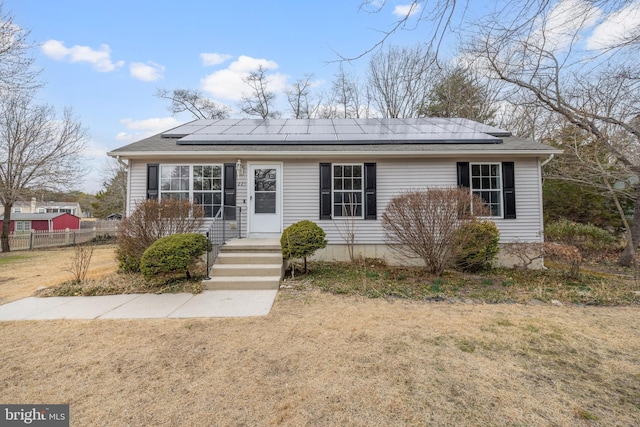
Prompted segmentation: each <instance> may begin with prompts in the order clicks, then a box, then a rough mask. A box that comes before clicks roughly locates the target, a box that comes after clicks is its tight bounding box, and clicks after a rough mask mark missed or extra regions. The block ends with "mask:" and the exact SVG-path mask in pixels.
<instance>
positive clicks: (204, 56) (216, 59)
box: [200, 53, 233, 67]
mask: <svg viewBox="0 0 640 427" xmlns="http://www.w3.org/2000/svg"><path fill="white" fill-rule="evenodd" d="M231 58H233V56H231V55H224V54H221V53H201V54H200V59H201V60H202V65H204V66H205V67H209V66H212V65H219V64H222V63H223V62H225V61H228V60H229V59H231Z"/></svg>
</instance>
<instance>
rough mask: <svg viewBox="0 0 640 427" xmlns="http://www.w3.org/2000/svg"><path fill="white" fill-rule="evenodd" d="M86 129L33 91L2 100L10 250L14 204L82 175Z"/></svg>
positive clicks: (0, 182)
mask: <svg viewBox="0 0 640 427" xmlns="http://www.w3.org/2000/svg"><path fill="white" fill-rule="evenodd" d="M85 138H86V130H85V128H83V127H82V125H81V124H80V122H79V121H78V120H77V119H76V118H75V117H74V116H73V114H72V113H71V110H65V111H64V114H63V116H62V118H61V119H59V118H57V117H56V114H55V111H54V110H53V108H52V107H50V106H47V105H36V104H34V100H33V98H32V97H31V95H26V94H21V93H16V94H13V95H11V96H6V97H3V98H2V99H1V101H0V201H1V202H2V204H3V206H4V221H3V223H2V234H1V235H0V241H1V247H2V251H3V252H8V251H9V250H10V249H9V226H10V220H11V208H12V207H13V204H14V203H15V202H16V201H18V200H20V198H21V197H22V196H23V195H24V193H25V192H26V191H27V190H29V189H34V188H42V189H63V188H69V187H71V186H73V185H74V184H75V183H76V182H77V178H78V177H79V176H80V175H82V172H83V170H82V166H81V163H80V161H79V159H78V155H79V154H80V152H81V151H82V150H83V149H84V147H85Z"/></svg>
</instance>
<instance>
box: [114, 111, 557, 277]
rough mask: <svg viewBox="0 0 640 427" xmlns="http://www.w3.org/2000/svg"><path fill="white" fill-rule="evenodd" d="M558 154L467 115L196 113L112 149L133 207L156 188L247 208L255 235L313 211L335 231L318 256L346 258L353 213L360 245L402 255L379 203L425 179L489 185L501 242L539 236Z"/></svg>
mask: <svg viewBox="0 0 640 427" xmlns="http://www.w3.org/2000/svg"><path fill="white" fill-rule="evenodd" d="M560 152H561V151H560V150H557V149H555V148H552V147H549V146H546V145H543V144H539V143H537V142H535V141H531V140H526V139H522V138H517V137H515V136H512V135H511V133H510V132H508V131H505V130H501V129H497V128H494V127H491V126H487V125H484V124H481V123H477V122H473V121H470V120H467V119H445V118H421V119H274V120H260V119H225V120H196V121H193V122H190V123H187V124H185V125H182V126H179V127H177V128H174V129H171V130H168V131H166V132H163V133H161V134H158V135H155V136H152V137H149V138H146V139H143V140H140V141H137V142H134V143H132V144H129V145H127V146H124V147H121V148H118V149H116V150H113V151H112V152H110V153H108V154H109V155H110V156H112V157H116V158H119V159H121V160H126V161H127V162H128V167H129V170H128V185H127V186H128V189H127V209H126V211H127V214H130V213H131V211H132V210H133V209H134V208H135V206H136V204H137V203H138V202H140V201H143V200H145V199H149V198H154V199H156V198H157V199H163V198H186V199H190V200H195V201H198V202H200V204H201V205H203V207H204V210H205V212H206V214H207V216H210V217H212V216H213V215H215V214H216V213H217V212H218V210H219V209H220V206H221V205H223V204H224V205H225V206H241V207H242V215H241V218H239V220H240V221H242V223H241V224H242V229H243V236H248V237H279V236H280V234H281V232H282V230H283V229H284V228H286V227H287V226H289V225H290V224H292V223H295V222H297V221H300V220H303V219H307V220H312V221H314V222H316V223H317V224H318V225H320V226H321V227H322V228H323V229H324V230H325V232H326V233H327V239H328V241H329V245H328V246H327V248H326V249H324V250H322V251H320V252H318V253H317V254H316V256H317V257H318V258H321V259H348V257H347V246H346V244H345V242H344V239H343V238H342V237H341V233H340V230H341V226H344V222H345V221H352V220H353V221H355V229H356V241H355V244H356V253H359V254H361V255H363V256H366V257H372V258H373V257H376V258H385V259H386V260H387V262H389V263H395V262H396V261H397V260H395V258H394V255H393V252H390V251H389V250H388V247H387V245H386V244H385V238H384V230H383V228H382V224H381V220H380V219H381V216H382V213H383V212H384V211H385V209H386V206H387V204H388V203H389V201H390V200H391V198H393V197H394V196H396V195H399V194H401V193H403V192H406V191H409V190H416V189H424V188H427V187H454V186H462V187H467V188H469V191H470V192H474V193H477V194H479V195H481V196H482V197H483V198H484V199H485V201H487V203H488V204H489V205H490V207H491V210H492V216H491V219H492V220H493V221H494V222H495V223H496V225H497V226H498V228H499V230H500V239H501V243H502V244H504V243H509V242H512V241H515V240H518V241H520V242H541V241H542V239H543V234H542V230H543V223H542V218H543V216H542V179H541V168H540V165H541V162H542V161H544V160H545V159H547V158H548V157H549V156H550V155H552V154H556V153H560ZM344 200H356V203H355V207H354V209H352V210H351V211H348V212H347V211H345V210H344V209H343V201H344ZM234 219H235V218H234ZM502 263H503V264H507V265H508V264H509V262H508V261H507V260H502Z"/></svg>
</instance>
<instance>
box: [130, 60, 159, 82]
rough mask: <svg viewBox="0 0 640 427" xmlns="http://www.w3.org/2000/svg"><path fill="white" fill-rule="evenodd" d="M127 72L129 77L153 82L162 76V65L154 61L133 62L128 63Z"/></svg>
mask: <svg viewBox="0 0 640 427" xmlns="http://www.w3.org/2000/svg"><path fill="white" fill-rule="evenodd" d="M129 72H130V73H131V77H133V78H134V79H137V80H142V81H143V82H155V81H156V80H160V79H161V78H163V77H164V76H163V73H164V66H162V65H159V64H156V63H155V62H151V61H149V62H147V63H146V64H145V63H143V62H133V63H131V64H130V65H129Z"/></svg>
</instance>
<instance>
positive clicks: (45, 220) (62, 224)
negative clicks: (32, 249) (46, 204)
mask: <svg viewBox="0 0 640 427" xmlns="http://www.w3.org/2000/svg"><path fill="white" fill-rule="evenodd" d="M2 222H3V216H0V227H1V226H2ZM67 228H68V229H69V230H79V229H80V218H78V217H77V216H75V215H71V214H70V213H66V212H64V213H12V214H11V220H10V225H9V232H15V233H26V232H29V231H31V230H35V231H57V230H66V229H67Z"/></svg>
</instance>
